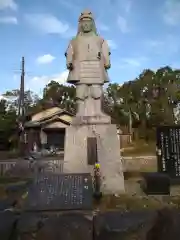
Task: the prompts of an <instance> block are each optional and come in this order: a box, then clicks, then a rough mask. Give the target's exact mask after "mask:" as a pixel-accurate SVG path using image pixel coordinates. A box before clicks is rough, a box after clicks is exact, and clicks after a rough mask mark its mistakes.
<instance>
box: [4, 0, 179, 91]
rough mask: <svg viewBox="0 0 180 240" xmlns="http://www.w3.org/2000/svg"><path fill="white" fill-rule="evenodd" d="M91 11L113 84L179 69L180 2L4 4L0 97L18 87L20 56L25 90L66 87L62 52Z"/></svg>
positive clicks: (16, 0) (37, 0)
mask: <svg viewBox="0 0 180 240" xmlns="http://www.w3.org/2000/svg"><path fill="white" fill-rule="evenodd" d="M87 8H88V9H90V10H91V11H92V12H93V13H94V16H95V19H96V23H97V28H98V32H99V34H100V35H101V36H102V37H104V38H105V39H106V40H108V42H109V45H110V48H111V52H112V54H111V64H112V68H111V69H110V71H109V75H110V79H111V81H112V82H118V83H123V82H125V81H128V80H133V79H134V78H136V77H137V76H138V75H139V74H140V73H141V71H142V70H143V69H145V68H151V69H157V68H159V67H162V66H165V65H170V66H172V67H173V68H179V67H180V0H158V1H157V0H91V1H88V0H31V1H30V0H0V40H1V42H0V43H1V44H0V81H1V82H0V93H3V92H4V91H6V90H9V89H14V88H17V87H19V79H20V62H21V57H22V56H24V57H25V61H26V72H27V74H26V88H27V89H31V90H33V91H35V92H36V93H41V92H42V89H43V87H44V86H45V85H46V84H47V83H48V82H49V81H50V80H51V79H53V80H57V81H59V82H61V83H64V82H65V80H66V76H67V72H66V68H65V57H64V52H65V50H66V47H67V45H68V42H69V40H70V39H71V38H72V36H73V35H74V34H76V30H77V20H78V16H79V14H80V12H81V11H82V10H84V9H87Z"/></svg>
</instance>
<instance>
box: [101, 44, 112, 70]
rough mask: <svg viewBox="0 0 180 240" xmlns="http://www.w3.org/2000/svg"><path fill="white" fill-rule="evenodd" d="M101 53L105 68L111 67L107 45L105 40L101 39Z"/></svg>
mask: <svg viewBox="0 0 180 240" xmlns="http://www.w3.org/2000/svg"><path fill="white" fill-rule="evenodd" d="M102 54H103V57H104V66H105V68H106V69H109V68H110V67H111V62H110V54H111V53H110V49H109V46H108V43H107V41H105V40H103V43H102Z"/></svg>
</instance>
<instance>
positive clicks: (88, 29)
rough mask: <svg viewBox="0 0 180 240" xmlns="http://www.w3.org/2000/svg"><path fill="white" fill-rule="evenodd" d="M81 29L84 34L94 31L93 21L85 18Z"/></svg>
mask: <svg viewBox="0 0 180 240" xmlns="http://www.w3.org/2000/svg"><path fill="white" fill-rule="evenodd" d="M81 27H82V30H83V32H85V33H87V32H91V31H92V20H91V19H88V18H84V19H82V21H81Z"/></svg>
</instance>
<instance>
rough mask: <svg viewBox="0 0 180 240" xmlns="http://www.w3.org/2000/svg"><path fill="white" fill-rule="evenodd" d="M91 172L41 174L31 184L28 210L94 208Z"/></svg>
mask: <svg viewBox="0 0 180 240" xmlns="http://www.w3.org/2000/svg"><path fill="white" fill-rule="evenodd" d="M92 197H93V187H92V178H91V175H90V174H86V173H83V174H52V173H49V174H45V173H44V174H40V175H38V176H37V177H36V179H35V181H34V182H33V183H32V184H31V185H30V187H29V190H28V196H27V199H26V200H25V204H24V210H27V211H60V210H61V211H62V210H86V209H87V210H88V209H91V208H92Z"/></svg>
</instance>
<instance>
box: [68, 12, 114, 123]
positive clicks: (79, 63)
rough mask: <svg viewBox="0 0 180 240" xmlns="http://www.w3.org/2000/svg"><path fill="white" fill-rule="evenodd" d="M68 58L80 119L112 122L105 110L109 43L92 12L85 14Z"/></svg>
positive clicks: (81, 16)
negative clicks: (99, 32) (97, 27)
mask: <svg viewBox="0 0 180 240" xmlns="http://www.w3.org/2000/svg"><path fill="white" fill-rule="evenodd" d="M65 56H66V64H67V69H68V70H69V76H68V79H67V82H68V83H71V84H75V85H76V101H77V114H76V119H77V118H78V119H79V120H81V121H85V122H86V123H88V122H89V123H93V122H96V123H97V122H101V123H110V122H111V119H110V117H109V116H107V115H106V114H105V113H103V112H102V109H101V102H102V96H103V85H104V83H106V82H109V78H108V74H107V70H108V69H109V68H110V66H111V65H110V51H109V47H108V44H107V42H106V41H105V40H104V39H103V38H101V37H100V36H99V35H98V34H97V30H96V26H95V22H94V18H93V15H92V13H91V12H90V11H87V10H86V11H84V12H82V13H81V15H80V17H79V26H78V33H77V36H76V37H75V38H73V39H72V40H71V41H70V43H69V46H68V48H67V51H66V53H65Z"/></svg>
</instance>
